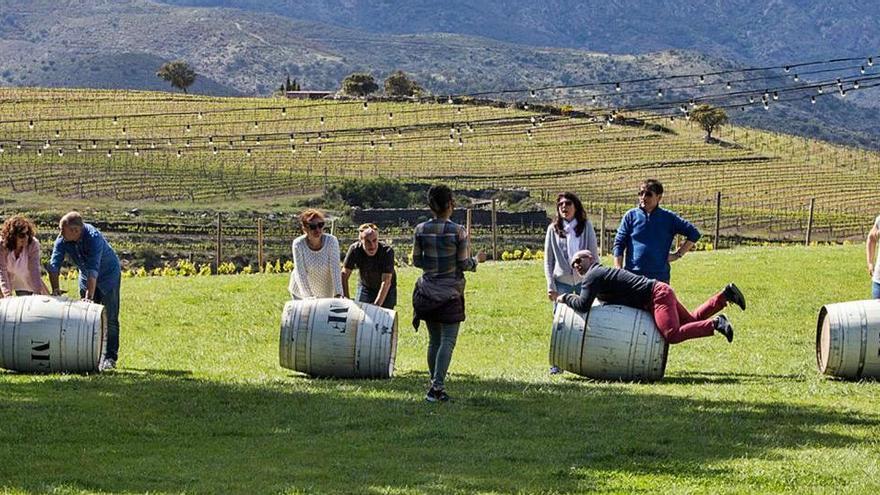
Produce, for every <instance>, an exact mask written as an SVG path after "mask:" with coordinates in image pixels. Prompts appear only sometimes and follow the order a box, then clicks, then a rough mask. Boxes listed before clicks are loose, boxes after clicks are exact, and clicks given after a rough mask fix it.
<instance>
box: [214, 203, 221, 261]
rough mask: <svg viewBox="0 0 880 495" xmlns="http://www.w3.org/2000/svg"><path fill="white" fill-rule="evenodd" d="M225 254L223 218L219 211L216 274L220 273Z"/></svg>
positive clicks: (215, 250)
mask: <svg viewBox="0 0 880 495" xmlns="http://www.w3.org/2000/svg"><path fill="white" fill-rule="evenodd" d="M222 256H223V219H222V218H221V216H220V212H219V211H218V212H217V242H216V245H215V248H214V274H215V275H219V274H220V259H221V258H222Z"/></svg>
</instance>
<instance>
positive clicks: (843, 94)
mask: <svg viewBox="0 0 880 495" xmlns="http://www.w3.org/2000/svg"><path fill="white" fill-rule="evenodd" d="M840 96H842V97H844V98H846V90H845V89H843V88H840Z"/></svg>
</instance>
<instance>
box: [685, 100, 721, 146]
mask: <svg viewBox="0 0 880 495" xmlns="http://www.w3.org/2000/svg"><path fill="white" fill-rule="evenodd" d="M691 120H693V121H695V122H696V123H698V124H700V127H702V128H703V130H704V131H706V142H707V143H708V142H711V141H712V133H713V132H714V131H715V129H718V128H719V127H721V126H722V125H724V124H726V123H727V113H726V112H725V111H724V110H723V109H721V108H716V107H713V106H712V105H700V106H698V107H697V108H695V109H693V111H691Z"/></svg>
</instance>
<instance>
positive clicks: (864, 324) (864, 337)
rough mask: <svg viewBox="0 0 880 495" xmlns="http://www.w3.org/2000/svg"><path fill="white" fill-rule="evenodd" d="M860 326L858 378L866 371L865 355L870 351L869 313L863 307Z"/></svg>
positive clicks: (860, 313) (860, 314)
mask: <svg viewBox="0 0 880 495" xmlns="http://www.w3.org/2000/svg"><path fill="white" fill-rule="evenodd" d="M859 324H860V325H859V330H860V332H859V333H860V336H861V341H860V342H859V344H860V345H859V369H858V370H857V371H856V378H861V377H862V371H863V370H864V369H865V353H866V352H867V349H868V312H867V311H865V308H863V307H859Z"/></svg>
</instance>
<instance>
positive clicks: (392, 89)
mask: <svg viewBox="0 0 880 495" xmlns="http://www.w3.org/2000/svg"><path fill="white" fill-rule="evenodd" d="M421 92H422V87H421V86H419V83H417V82H416V81H415V80H413V79H411V78H410V77H409V76H407V75H406V73H405V72H403V71H402V70H397V71H394V72H392V73H391V75H390V76H388V78H387V79H385V94H387V95H389V96H417V95H419V94H421Z"/></svg>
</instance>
